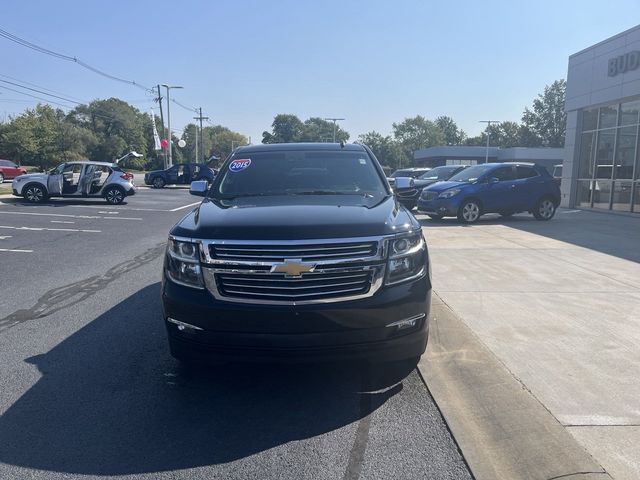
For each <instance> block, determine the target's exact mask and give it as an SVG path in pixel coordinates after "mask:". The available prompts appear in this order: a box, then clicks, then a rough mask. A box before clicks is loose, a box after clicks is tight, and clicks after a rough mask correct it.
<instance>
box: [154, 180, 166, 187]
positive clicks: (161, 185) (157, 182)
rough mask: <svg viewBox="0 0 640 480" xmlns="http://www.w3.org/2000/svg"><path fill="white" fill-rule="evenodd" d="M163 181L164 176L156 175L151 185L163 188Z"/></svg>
mask: <svg viewBox="0 0 640 480" xmlns="http://www.w3.org/2000/svg"><path fill="white" fill-rule="evenodd" d="M164 185H165V182H164V178H162V177H156V178H154V179H153V187H154V188H164Z"/></svg>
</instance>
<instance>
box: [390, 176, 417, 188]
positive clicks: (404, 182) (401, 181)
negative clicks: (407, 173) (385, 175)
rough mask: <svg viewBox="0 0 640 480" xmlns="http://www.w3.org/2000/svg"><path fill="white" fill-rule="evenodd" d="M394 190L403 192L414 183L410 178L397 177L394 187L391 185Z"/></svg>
mask: <svg viewBox="0 0 640 480" xmlns="http://www.w3.org/2000/svg"><path fill="white" fill-rule="evenodd" d="M393 186H394V187H395V188H394V189H395V190H403V189H407V188H413V186H414V181H413V178H411V177H398V178H396V181H395V185H393Z"/></svg>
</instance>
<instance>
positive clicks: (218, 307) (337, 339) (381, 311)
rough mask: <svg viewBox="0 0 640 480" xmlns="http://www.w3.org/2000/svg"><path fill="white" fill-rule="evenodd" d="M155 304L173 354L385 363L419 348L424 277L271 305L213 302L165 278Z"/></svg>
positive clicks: (426, 300)
mask: <svg viewBox="0 0 640 480" xmlns="http://www.w3.org/2000/svg"><path fill="white" fill-rule="evenodd" d="M162 302H163V307H164V320H165V325H166V328H167V332H168V335H169V344H170V347H171V351H172V353H173V354H174V356H176V357H179V358H189V359H194V360H207V359H211V358H224V359H226V360H232V361H233V360H236V361H277V362H279V361H294V362H300V361H311V362H317V361H335V360H347V359H348V360H366V361H376V362H377V361H381V362H384V361H393V360H401V359H406V358H411V357H417V356H420V355H421V354H422V353H423V352H424V350H425V348H426V344H427V337H428V328H429V325H428V315H429V309H430V305H431V283H430V279H429V276H428V275H425V276H424V277H422V278H420V279H418V280H416V281H413V282H408V283H405V284H400V285H394V286H391V287H384V288H382V289H381V290H380V291H378V292H377V293H376V294H374V295H373V296H372V297H369V298H365V299H360V300H352V301H346V302H337V303H329V304H313V305H301V306H272V305H253V304H242V303H231V302H221V301H217V300H215V299H214V298H213V296H212V295H211V294H210V293H209V292H208V291H206V290H195V289H192V288H189V287H184V286H181V285H177V284H175V283H173V282H172V281H170V280H168V279H166V278H164V279H163V287H162ZM168 318H170V319H172V320H171V321H168ZM407 318H416V322H415V325H413V326H410V327H406V328H399V327H397V326H388V325H389V324H392V323H394V322H397V321H400V320H404V319H407ZM175 321H177V322H183V323H185V324H187V325H190V326H193V327H196V328H190V327H188V326H187V327H186V328H185V327H184V326H179V324H176V323H174V322H175Z"/></svg>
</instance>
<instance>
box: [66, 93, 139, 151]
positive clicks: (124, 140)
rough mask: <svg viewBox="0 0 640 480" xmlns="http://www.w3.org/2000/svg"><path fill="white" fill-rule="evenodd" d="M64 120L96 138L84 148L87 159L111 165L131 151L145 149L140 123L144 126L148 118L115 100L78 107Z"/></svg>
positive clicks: (125, 103) (99, 101) (94, 102)
mask: <svg viewBox="0 0 640 480" xmlns="http://www.w3.org/2000/svg"><path fill="white" fill-rule="evenodd" d="M68 118H69V121H70V122H71V123H72V124H74V125H77V126H79V127H82V128H86V129H88V130H90V131H92V132H93V133H94V134H95V135H96V137H97V138H98V142H97V143H96V144H95V145H92V146H89V148H88V149H87V153H88V156H89V159H90V160H94V161H103V162H112V161H114V160H115V159H117V158H120V157H121V156H123V155H125V154H126V153H128V152H130V151H131V150H135V151H137V152H146V150H147V141H146V140H145V135H144V131H145V129H144V124H145V123H148V121H149V117H148V116H147V115H146V114H142V113H141V112H140V111H139V110H138V109H137V108H135V107H133V106H131V105H129V104H128V103H127V102H125V101H122V100H120V99H118V98H109V99H107V100H94V101H93V102H91V103H90V104H89V105H79V106H77V107H76V108H74V109H73V110H72V111H71V112H70V113H69V115H68Z"/></svg>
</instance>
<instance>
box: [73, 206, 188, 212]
mask: <svg viewBox="0 0 640 480" xmlns="http://www.w3.org/2000/svg"><path fill="white" fill-rule="evenodd" d="M67 206H68V207H70V208H104V207H98V206H93V205H67ZM180 208H183V207H180ZM119 210H131V211H135V212H172V211H173V210H166V209H162V208H129V207H122V208H119Z"/></svg>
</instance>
